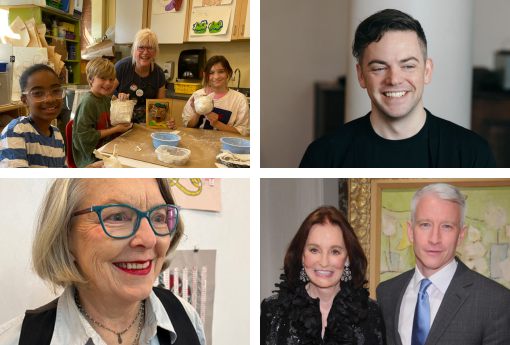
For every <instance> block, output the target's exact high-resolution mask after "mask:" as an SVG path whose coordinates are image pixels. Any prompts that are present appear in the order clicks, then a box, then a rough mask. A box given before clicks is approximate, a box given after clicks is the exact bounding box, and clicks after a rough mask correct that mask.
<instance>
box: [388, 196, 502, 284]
mask: <svg viewBox="0 0 510 345" xmlns="http://www.w3.org/2000/svg"><path fill="white" fill-rule="evenodd" d="M416 190H417V189H407V188H406V189H383V191H382V200H381V201H382V210H381V217H382V219H381V232H382V233H381V235H382V236H381V257H380V260H381V261H380V262H381V264H380V281H381V282H383V281H385V280H388V279H391V278H393V277H395V276H397V275H399V274H401V273H403V272H406V271H408V270H410V269H412V268H414V266H415V259H414V249H413V244H412V243H411V242H410V241H409V239H408V237H407V221H410V220H411V206H410V205H411V199H412V197H413V195H414V193H415V192H416ZM459 190H460V191H461V192H462V194H464V195H466V196H467V199H466V202H467V213H466V217H465V220H464V224H465V225H466V226H467V230H466V235H465V236H464V239H463V241H462V244H461V245H460V246H459V247H457V250H456V255H457V256H458V257H459V258H460V259H461V260H462V262H464V263H465V264H466V265H467V266H468V267H469V268H471V269H473V270H475V271H476V272H478V273H480V274H482V275H484V276H486V277H489V278H491V279H493V280H495V281H497V282H498V283H500V284H502V285H504V286H506V287H507V288H510V251H509V249H510V187H469V188H459ZM507 215H508V217H507Z"/></svg>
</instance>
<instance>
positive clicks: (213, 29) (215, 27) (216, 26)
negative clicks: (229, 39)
mask: <svg viewBox="0 0 510 345" xmlns="http://www.w3.org/2000/svg"><path fill="white" fill-rule="evenodd" d="M221 29H223V20H219V21H217V22H214V21H213V22H212V23H211V24H209V32H210V33H211V34H216V33H218V32H220V31H221Z"/></svg>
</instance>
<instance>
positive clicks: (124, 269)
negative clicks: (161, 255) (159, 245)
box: [114, 260, 152, 276]
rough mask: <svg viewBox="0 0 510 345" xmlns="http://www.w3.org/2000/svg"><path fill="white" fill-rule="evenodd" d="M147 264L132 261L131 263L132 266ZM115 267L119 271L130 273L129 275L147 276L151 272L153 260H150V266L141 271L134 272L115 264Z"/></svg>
mask: <svg viewBox="0 0 510 345" xmlns="http://www.w3.org/2000/svg"><path fill="white" fill-rule="evenodd" d="M146 262H147V261H130V262H129V263H130V264H145V263H146ZM126 263H127V262H126ZM114 266H115V267H117V268H118V269H120V270H122V271H124V272H126V273H129V274H133V275H136V276H145V275H147V274H149V273H150V271H151V268H152V260H150V262H149V266H147V267H146V268H144V269H141V270H133V269H129V268H124V267H120V266H117V265H115V264H114Z"/></svg>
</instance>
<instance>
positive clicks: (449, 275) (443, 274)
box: [398, 259, 458, 345]
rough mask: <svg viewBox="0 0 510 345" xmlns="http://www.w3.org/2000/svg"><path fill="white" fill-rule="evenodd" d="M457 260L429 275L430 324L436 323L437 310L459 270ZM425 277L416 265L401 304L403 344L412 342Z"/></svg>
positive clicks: (399, 319) (401, 336) (407, 344)
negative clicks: (419, 294) (421, 285)
mask: <svg viewBox="0 0 510 345" xmlns="http://www.w3.org/2000/svg"><path fill="white" fill-rule="evenodd" d="M457 265H458V263H457V261H456V260H455V259H453V260H452V262H450V263H449V264H448V265H446V266H445V267H443V268H442V269H441V270H440V271H439V272H436V273H434V274H433V275H431V276H430V277H429V280H430V281H431V282H432V284H430V286H429V287H428V288H427V294H428V295H429V303H430V326H432V324H433V323H434V319H435V317H436V314H437V311H438V310H439V307H440V306H441V302H442V301H443V297H444V294H445V293H446V290H447V289H448V286H449V285H450V283H451V281H452V279H453V275H454V274H455V271H456V270H457ZM424 278H425V277H424V276H423V275H422V274H421V272H420V270H419V269H418V267H417V266H416V267H415V268H414V275H413V278H411V281H410V282H409V285H408V286H407V289H406V292H405V293H404V297H403V298H402V304H401V305H400V314H399V317H398V333H399V334H400V339H401V340H402V345H410V344H411V336H412V333H413V321H414V310H415V309H416V301H417V300H418V292H419V291H420V284H421V281H422V279H424Z"/></svg>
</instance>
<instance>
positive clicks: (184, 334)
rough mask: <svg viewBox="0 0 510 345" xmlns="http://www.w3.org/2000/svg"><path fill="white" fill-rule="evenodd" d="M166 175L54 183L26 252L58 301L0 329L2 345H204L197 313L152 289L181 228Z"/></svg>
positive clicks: (179, 237)
mask: <svg viewBox="0 0 510 345" xmlns="http://www.w3.org/2000/svg"><path fill="white" fill-rule="evenodd" d="M179 210H180V208H179V206H176V205H175V202H174V199H173V196H172V194H171V192H170V185H169V182H168V179H126V180H123V179H57V180H55V182H54V183H53V184H52V185H51V186H50V188H49V190H48V192H47V194H46V197H45V199H44V201H43V203H42V207H41V209H40V213H39V220H38V223H37V231H36V234H35V238H34V241H33V247H32V262H33V268H34V271H35V272H36V274H37V275H38V276H39V277H40V278H41V279H43V280H45V281H46V282H48V283H49V285H51V286H52V287H53V290H54V291H55V290H56V287H62V288H64V292H63V293H62V295H61V296H60V297H59V298H58V299H56V300H54V301H53V302H50V303H49V304H47V305H45V306H43V307H40V308H38V309H36V310H28V311H27V312H26V314H25V315H22V316H19V317H17V318H15V319H13V320H11V321H8V322H6V323H5V324H3V325H0V344H3V345H15V344H50V343H51V344H52V345H60V344H62V345H63V344H96V345H106V344H108V345H113V344H116V345H118V344H129V345H130V344H135V345H136V344H149V345H156V344H161V345H163V344H168V345H170V344H173V345H177V344H193V345H205V343H206V341H205V335H204V329H203V326H202V323H201V321H200V317H199V316H198V314H197V312H196V311H195V310H194V309H193V307H192V306H191V305H190V304H189V303H188V302H186V301H185V300H183V299H182V298H180V297H177V296H175V295H174V294H173V293H172V292H170V291H169V290H165V289H161V288H157V287H153V283H154V281H155V280H156V278H157V277H158V275H159V273H160V272H161V271H162V270H164V269H166V268H167V267H168V265H169V260H168V257H169V255H170V254H171V253H172V252H173V251H174V250H175V249H176V248H177V246H178V244H179V241H180V239H181V237H182V236H183V234H184V226H183V223H182V221H181V219H180V215H179Z"/></svg>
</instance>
